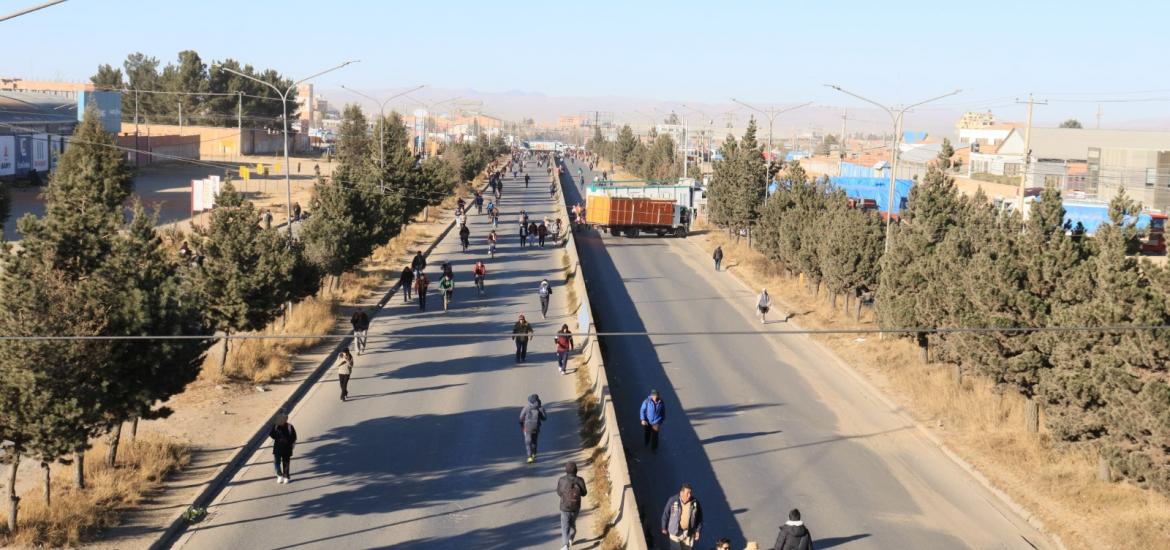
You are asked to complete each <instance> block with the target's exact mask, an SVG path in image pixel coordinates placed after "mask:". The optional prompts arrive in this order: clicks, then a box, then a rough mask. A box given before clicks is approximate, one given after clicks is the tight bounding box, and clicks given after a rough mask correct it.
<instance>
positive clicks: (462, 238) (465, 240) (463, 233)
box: [459, 225, 471, 252]
mask: <svg viewBox="0 0 1170 550" xmlns="http://www.w3.org/2000/svg"><path fill="white" fill-rule="evenodd" d="M459 244H461V245H463V251H464V252H467V248H468V247H470V246H471V229H470V228H468V227H467V226H466V225H465V226H463V227H460V228H459Z"/></svg>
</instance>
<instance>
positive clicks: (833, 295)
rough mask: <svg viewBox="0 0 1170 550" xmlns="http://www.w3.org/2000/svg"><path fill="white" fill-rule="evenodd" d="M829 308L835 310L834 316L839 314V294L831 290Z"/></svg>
mask: <svg viewBox="0 0 1170 550" xmlns="http://www.w3.org/2000/svg"><path fill="white" fill-rule="evenodd" d="M829 307H830V308H831V309H832V310H833V313H834V314H836V313H837V293H836V292H833V291H831V290H830V291H829Z"/></svg>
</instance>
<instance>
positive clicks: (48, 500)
mask: <svg viewBox="0 0 1170 550" xmlns="http://www.w3.org/2000/svg"><path fill="white" fill-rule="evenodd" d="M41 468H43V469H44V471H45V508H52V507H53V476H52V475H50V474H52V470H51V469H50V467H49V463H48V462H42V463H41Z"/></svg>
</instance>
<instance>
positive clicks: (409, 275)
mask: <svg viewBox="0 0 1170 550" xmlns="http://www.w3.org/2000/svg"><path fill="white" fill-rule="evenodd" d="M413 284H414V272H413V271H411V270H410V266H406V267H403V268H402V275H399V276H398V286H399V287H400V288H401V289H402V303H404V304H405V303H407V302H409V301H410V289H411V286H413Z"/></svg>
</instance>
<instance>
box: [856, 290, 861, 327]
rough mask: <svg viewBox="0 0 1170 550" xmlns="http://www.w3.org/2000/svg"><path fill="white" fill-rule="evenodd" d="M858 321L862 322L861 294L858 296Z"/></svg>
mask: <svg viewBox="0 0 1170 550" xmlns="http://www.w3.org/2000/svg"><path fill="white" fill-rule="evenodd" d="M857 322H858V323H860V322H861V296H858V297H857Z"/></svg>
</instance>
